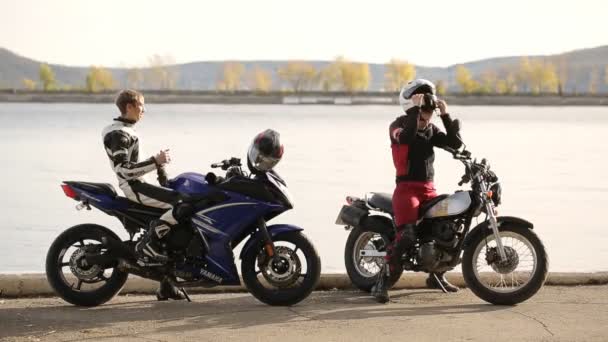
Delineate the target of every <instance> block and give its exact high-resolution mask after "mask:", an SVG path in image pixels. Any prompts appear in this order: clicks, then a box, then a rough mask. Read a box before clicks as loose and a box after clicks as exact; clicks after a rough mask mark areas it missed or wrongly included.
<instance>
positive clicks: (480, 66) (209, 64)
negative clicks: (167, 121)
mask: <svg viewBox="0 0 608 342" xmlns="http://www.w3.org/2000/svg"><path fill="white" fill-rule="evenodd" d="M522 57H529V58H530V59H543V60H550V61H552V62H553V63H554V64H556V65H557V64H558V63H561V64H560V65H561V68H562V69H561V72H565V74H566V75H567V77H566V79H567V81H566V83H565V85H564V91H565V92H567V93H577V92H582V93H584V92H587V90H588V89H589V85H590V83H591V82H592V81H593V82H595V84H596V87H597V88H596V90H597V92H599V93H605V92H608V79H606V78H608V71H606V68H607V67H608V45H606V46H600V47H595V48H589V49H580V50H574V51H570V52H565V53H561V54H556V55H547V56H510V57H497V58H488V59H483V60H478V61H471V62H467V63H463V64H459V65H463V66H465V67H466V68H467V69H468V70H469V71H470V72H471V75H472V76H473V78H475V79H480V78H481V77H482V75H483V74H484V73H487V72H492V73H495V74H497V75H502V74H504V73H505V70H508V69H509V68H516V67H517V66H518V65H519V63H520V61H521V58H522ZM236 62H239V63H241V64H243V65H244V68H245V72H247V71H250V70H253V69H254V68H256V67H258V68H262V69H264V70H267V71H268V72H269V73H270V74H271V77H272V80H273V88H274V89H281V88H284V87H285V86H286V84H285V83H284V82H282V81H281V80H280V79H279V77H278V74H277V70H278V69H279V68H280V67H282V66H284V65H285V64H286V63H288V62H289V61H269V60H259V61H242V62H240V61H236ZM306 62H307V63H310V64H312V65H313V66H314V67H315V68H316V69H318V70H320V69H322V68H324V67H325V66H327V65H329V64H330V63H332V62H333V61H320V60H317V61H306ZM41 63H44V61H36V60H33V59H30V58H27V57H23V56H19V55H17V54H16V53H14V52H12V51H10V50H8V49H6V48H2V47H0V88H5V89H6V88H9V89H10V88H23V79H25V78H28V79H31V80H34V81H38V80H39V67H40V64H41ZM224 63H225V62H224V61H201V62H191V63H184V64H175V65H169V66H167V67H166V68H167V70H169V71H170V72H172V73H174V74H175V75H176V80H175V81H176V82H175V89H181V90H214V89H216V85H217V82H218V80H219V79H220V78H221V76H220V75H221V72H222V68H223V65H224ZM49 65H50V67H51V68H52V69H53V71H54V73H55V78H56V80H57V82H58V85H59V86H60V87H65V86H69V87H75V88H82V87H84V86H85V79H86V75H87V73H88V72H89V68H88V67H73V66H66V65H58V64H49ZM457 66H458V65H451V66H448V67H424V66H416V77H419V78H426V79H429V80H431V81H439V80H442V81H445V82H446V84H447V86H448V90H449V91H459V90H460V88H459V86H458V85H457V84H456V81H455V75H456V67H457ZM107 70H109V71H110V72H111V73H112V76H113V78H114V79H115V80H116V81H117V83H118V84H117V87H119V88H123V87H126V84H127V73H128V71H129V69H128V68H107ZM142 70H143V71H144V72H145V71H146V68H143V69H142ZM369 70H370V76H371V77H370V83H369V88H368V89H369V90H370V91H381V90H383V88H384V75H385V70H386V65H385V64H375V63H369ZM143 88H146V87H143Z"/></svg>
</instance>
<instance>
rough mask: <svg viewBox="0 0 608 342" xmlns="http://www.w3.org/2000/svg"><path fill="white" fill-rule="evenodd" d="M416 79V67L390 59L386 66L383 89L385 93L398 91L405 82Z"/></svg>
mask: <svg viewBox="0 0 608 342" xmlns="http://www.w3.org/2000/svg"><path fill="white" fill-rule="evenodd" d="M414 77H416V67H415V66H414V65H413V64H410V63H408V62H407V61H401V60H398V59H391V61H390V62H389V63H388V64H386V71H385V73H384V84H385V85H384V87H385V89H386V90H387V91H398V90H400V89H401V87H402V86H403V85H404V84H406V83H407V82H409V81H411V80H413V79H414Z"/></svg>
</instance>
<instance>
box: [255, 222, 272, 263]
mask: <svg viewBox="0 0 608 342" xmlns="http://www.w3.org/2000/svg"><path fill="white" fill-rule="evenodd" d="M258 228H259V229H260V233H262V238H263V239H264V250H265V251H266V254H267V255H268V256H269V257H274V242H272V237H270V233H269V232H268V228H266V221H265V220H264V219H262V218H261V219H259V220H258Z"/></svg>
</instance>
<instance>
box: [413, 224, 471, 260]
mask: <svg viewBox="0 0 608 342" xmlns="http://www.w3.org/2000/svg"><path fill="white" fill-rule="evenodd" d="M461 227H462V224H461V222H458V221H456V220H454V219H442V220H433V221H427V222H423V224H422V225H421V226H420V231H419V237H420V238H419V241H420V248H419V249H418V255H417V258H416V259H417V260H416V261H417V264H418V265H421V266H422V267H423V268H424V269H425V270H427V271H431V272H442V271H444V270H447V269H450V268H451V267H448V263H449V262H450V261H452V258H453V257H452V253H450V252H449V250H451V249H453V248H454V247H456V245H458V241H459V239H458V232H459V230H460V228H461Z"/></svg>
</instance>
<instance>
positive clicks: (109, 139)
mask: <svg viewBox="0 0 608 342" xmlns="http://www.w3.org/2000/svg"><path fill="white" fill-rule="evenodd" d="M114 121H115V122H114V123H113V124H111V125H109V126H107V127H106V128H104V129H103V132H102V139H103V145H104V147H105V150H106V153H107V155H108V158H109V159H110V165H111V166H112V169H113V170H114V172H115V173H116V176H117V177H118V182H119V184H120V185H121V186H122V185H123V184H125V183H127V182H129V181H133V180H138V179H139V178H140V177H142V176H143V175H145V174H146V173H148V172H151V171H154V170H156V169H157V165H156V160H155V159H154V157H150V158H148V159H146V160H144V161H141V162H140V161H139V137H138V135H137V131H135V127H133V126H134V124H135V122H134V121H131V120H128V119H125V118H122V117H119V118H116V119H114Z"/></svg>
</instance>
